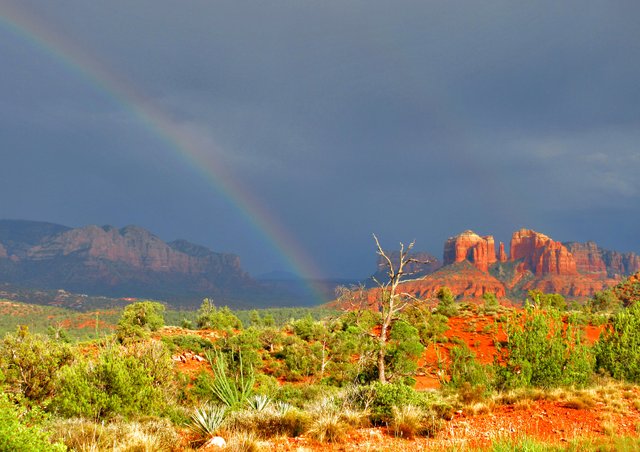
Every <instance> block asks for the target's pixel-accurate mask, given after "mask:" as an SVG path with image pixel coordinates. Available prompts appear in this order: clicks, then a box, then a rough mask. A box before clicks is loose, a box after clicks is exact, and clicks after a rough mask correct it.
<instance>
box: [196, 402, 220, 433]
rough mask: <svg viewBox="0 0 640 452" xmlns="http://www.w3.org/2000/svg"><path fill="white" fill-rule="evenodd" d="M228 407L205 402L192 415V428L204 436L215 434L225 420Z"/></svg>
mask: <svg viewBox="0 0 640 452" xmlns="http://www.w3.org/2000/svg"><path fill="white" fill-rule="evenodd" d="M226 411H227V409H226V407H223V406H220V405H210V404H205V405H203V406H201V407H197V408H196V409H195V410H194V412H193V414H192V415H191V424H190V428H191V430H193V431H194V432H195V433H197V434H198V435H199V436H200V437H202V438H210V437H212V436H215V435H216V433H217V432H218V430H220V427H221V426H222V423H223V422H224V418H225V414H226Z"/></svg>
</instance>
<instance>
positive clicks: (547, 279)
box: [522, 274, 617, 299]
mask: <svg viewBox="0 0 640 452" xmlns="http://www.w3.org/2000/svg"><path fill="white" fill-rule="evenodd" d="M616 282H617V280H615V279H594V278H592V277H588V276H584V275H552V274H548V275H544V276H543V277H540V278H535V279H533V280H531V281H529V282H527V283H526V284H525V285H524V286H523V287H522V288H523V289H524V290H525V291H529V290H533V289H537V290H541V291H542V292H545V293H558V294H561V295H564V296H565V297H569V298H582V299H584V298H588V297H591V296H593V294H594V293H596V292H599V291H601V290H604V289H606V288H607V287H611V286H613V285H615V284H616Z"/></svg>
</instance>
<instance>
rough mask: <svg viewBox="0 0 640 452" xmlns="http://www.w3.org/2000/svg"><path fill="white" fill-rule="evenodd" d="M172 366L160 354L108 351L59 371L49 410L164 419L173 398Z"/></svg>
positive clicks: (98, 416) (118, 348)
mask: <svg viewBox="0 0 640 452" xmlns="http://www.w3.org/2000/svg"><path fill="white" fill-rule="evenodd" d="M172 366H173V363H172V361H171V357H170V356H168V354H163V353H162V352H161V350H154V349H152V348H151V347H149V348H147V349H146V352H145V348H142V347H137V348H131V347H129V348H127V347H124V346H117V345H113V346H109V347H107V348H106V349H104V350H102V351H101V352H100V354H99V356H98V357H97V358H96V359H94V360H78V361H76V362H75V363H74V364H72V365H71V366H66V367H63V368H62V369H61V371H60V376H59V381H58V385H57V386H58V388H59V389H58V393H57V395H56V397H55V398H54V399H53V402H52V405H51V408H52V409H53V410H54V411H55V412H57V413H58V414H60V415H62V416H65V417H77V416H81V417H87V418H90V419H105V418H111V417H113V416H116V415H121V416H125V417H129V416H134V415H154V414H159V413H162V411H163V410H164V409H165V408H166V405H167V403H168V402H170V401H171V397H172V395H173V385H172V381H173V378H172V371H171V369H172Z"/></svg>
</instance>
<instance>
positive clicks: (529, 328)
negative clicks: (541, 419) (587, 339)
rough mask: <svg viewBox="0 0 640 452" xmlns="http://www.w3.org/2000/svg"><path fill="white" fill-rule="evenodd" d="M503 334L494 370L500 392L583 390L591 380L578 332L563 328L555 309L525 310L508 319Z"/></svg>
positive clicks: (585, 349)
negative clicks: (533, 388) (526, 388)
mask: <svg viewBox="0 0 640 452" xmlns="http://www.w3.org/2000/svg"><path fill="white" fill-rule="evenodd" d="M505 332H506V334H507V342H506V345H505V347H504V348H502V347H498V351H499V357H498V358H497V362H496V366H495V368H496V372H497V380H498V385H499V386H500V387H501V388H514V387H521V386H536V387H545V388H549V387H556V386H564V385H575V386H584V385H586V384H587V383H588V381H589V379H590V378H591V376H592V374H593V364H594V359H593V355H592V353H591V350H590V349H589V348H588V347H587V346H586V345H584V344H582V330H581V328H580V327H579V326H578V325H574V324H571V323H568V324H567V325H566V327H565V326H564V324H563V321H562V318H561V316H560V313H559V311H557V310H556V309H553V308H551V309H549V310H543V309H539V308H536V307H532V306H528V307H526V308H525V310H524V312H522V313H521V314H519V315H514V316H512V317H511V318H510V319H509V321H508V322H507V324H506V325H505Z"/></svg>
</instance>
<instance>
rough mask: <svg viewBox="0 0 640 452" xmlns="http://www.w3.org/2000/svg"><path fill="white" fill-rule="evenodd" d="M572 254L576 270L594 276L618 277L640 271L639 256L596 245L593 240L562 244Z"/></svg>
mask: <svg viewBox="0 0 640 452" xmlns="http://www.w3.org/2000/svg"><path fill="white" fill-rule="evenodd" d="M564 245H565V246H566V247H567V249H568V250H569V251H570V252H571V254H573V257H574V259H575V261H576V265H577V268H578V272H579V273H581V274H585V275H590V276H592V277H595V278H607V277H609V278H620V277H622V276H625V275H630V274H633V273H636V272H638V271H640V256H638V255H637V254H635V253H619V252H617V251H609V250H605V249H602V248H600V247H598V245H596V244H595V243H594V242H586V243H577V242H567V243H565V244H564Z"/></svg>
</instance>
